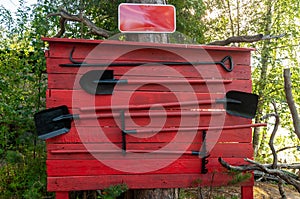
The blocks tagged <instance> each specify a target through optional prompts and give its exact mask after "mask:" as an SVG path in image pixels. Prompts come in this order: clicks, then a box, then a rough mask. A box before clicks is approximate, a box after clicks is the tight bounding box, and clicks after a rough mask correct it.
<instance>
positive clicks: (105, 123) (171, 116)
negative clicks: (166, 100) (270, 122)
mask: <svg viewBox="0 0 300 199" xmlns="http://www.w3.org/2000/svg"><path fill="white" fill-rule="evenodd" d="M141 113H142V114H143V115H141V116H136V115H134V114H137V115H139V114H141ZM151 114H152V115H151ZM155 114H162V115H160V116H158V115H155ZM130 115H131V118H130V117H129V116H130ZM81 116H82V117H84V116H86V115H81ZM149 116H151V117H149ZM89 117H91V116H89ZM97 117H98V119H97V118H96V117H95V118H89V119H84V118H82V119H76V120H74V121H72V124H74V125H76V126H77V127H78V126H83V127H86V126H95V127H120V126H121V119H120V117H119V113H118V112H117V113H115V114H113V115H112V114H109V113H103V114H98V115H97ZM250 123H251V120H250V119H246V118H240V117H237V116H232V115H229V114H226V113H225V112H223V111H221V112H218V111H217V112H215V111H210V112H198V111H185V112H178V111H175V112H172V111H166V112H161V111H160V112H158V111H156V112H154V111H151V113H150V114H149V112H136V113H132V112H131V113H130V114H126V117H125V127H126V128H125V130H131V129H136V128H163V127H164V128H170V127H198V126H199V127H206V126H210V127H213V126H220V125H224V126H232V125H239V124H250Z"/></svg>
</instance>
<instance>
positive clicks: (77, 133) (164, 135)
mask: <svg viewBox="0 0 300 199" xmlns="http://www.w3.org/2000/svg"><path fill="white" fill-rule="evenodd" d="M225 128H226V127H225ZM101 130H102V132H103V133H104V136H106V137H104V136H99V127H77V128H72V129H71V131H70V132H68V133H66V134H64V135H61V136H57V137H54V138H51V139H48V140H47V142H48V143H80V142H85V143H88V142H95V141H98V142H105V141H107V139H109V141H111V142H119V141H120V140H121V133H120V132H121V130H120V129H119V128H102V129H101ZM150 130H153V129H152V128H151V129H150ZM181 132H183V133H186V134H187V136H186V137H183V138H182V139H181V141H182V142H185V141H188V139H189V138H188V137H189V136H188V135H190V134H191V133H194V132H195V131H181ZM208 134H215V135H219V134H220V135H219V139H218V142H240V143H243V142H245V143H247V142H248V143H249V142H251V140H252V131H251V129H250V128H249V127H247V128H239V129H227V130H209V131H208ZM176 135H177V131H176V130H173V131H169V132H159V131H157V132H156V131H154V132H151V133H150V132H144V133H143V132H139V133H138V134H132V135H130V134H128V135H127V142H149V143H151V142H162V143H165V142H169V141H170V139H173V138H174V137H175V136H176ZM201 137H202V131H201V130H199V131H198V132H197V135H196V136H195V140H201ZM213 139H215V137H211V136H207V141H210V140H213Z"/></svg>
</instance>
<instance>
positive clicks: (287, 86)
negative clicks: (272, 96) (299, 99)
mask: <svg viewBox="0 0 300 199" xmlns="http://www.w3.org/2000/svg"><path fill="white" fill-rule="evenodd" d="M283 76H284V91H285V95H286V100H287V103H288V105H289V108H290V111H291V114H292V118H293V124H294V128H295V134H296V135H297V136H298V139H300V119H299V115H298V112H297V108H296V105H295V101H294V98H293V94H292V83H291V72H290V69H289V68H286V69H284V74H283Z"/></svg>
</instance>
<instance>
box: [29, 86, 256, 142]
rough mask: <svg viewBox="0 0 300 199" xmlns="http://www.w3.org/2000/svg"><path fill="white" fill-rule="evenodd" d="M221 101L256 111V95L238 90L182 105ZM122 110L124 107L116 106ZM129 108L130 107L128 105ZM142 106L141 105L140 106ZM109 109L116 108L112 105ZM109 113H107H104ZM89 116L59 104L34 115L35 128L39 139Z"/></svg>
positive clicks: (246, 112)
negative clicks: (75, 113)
mask: <svg viewBox="0 0 300 199" xmlns="http://www.w3.org/2000/svg"><path fill="white" fill-rule="evenodd" d="M212 103H222V104H224V107H225V109H226V112H227V113H228V114H231V115H234V116H239V117H244V118H253V117H254V116H255V113H256V109H257V103H258V96H257V95H255V94H251V93H245V92H240V91H229V92H227V93H226V97H225V98H223V99H216V100H199V101H191V102H188V101H187V102H183V105H193V104H194V105H196V104H212ZM151 105H153V104H149V105H146V104H145V105H144V106H143V108H147V107H151ZM164 105H165V106H168V107H170V106H181V103H177V102H169V103H165V104H164V103H162V104H160V106H164ZM117 108H118V109H120V110H122V109H125V108H126V107H121V106H119V107H117ZM129 108H130V107H129ZM141 108H142V107H141ZM111 109H116V108H114V107H113V106H112V107H111ZM138 114H139V113H137V115H138ZM106 115H109V114H106ZM85 118H90V117H89V116H88V115H86V116H85V115H84V114H83V115H80V116H79V115H71V114H69V111H68V108H67V107H66V106H60V107H56V108H51V109H47V110H43V111H41V112H38V113H36V114H35V115H34V119H35V125H36V129H37V131H38V136H39V138H41V139H48V138H51V137H54V136H57V135H61V134H64V133H66V132H68V131H69V130H70V128H71V121H72V120H73V119H85Z"/></svg>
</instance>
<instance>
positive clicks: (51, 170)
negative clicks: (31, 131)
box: [47, 155, 247, 177]
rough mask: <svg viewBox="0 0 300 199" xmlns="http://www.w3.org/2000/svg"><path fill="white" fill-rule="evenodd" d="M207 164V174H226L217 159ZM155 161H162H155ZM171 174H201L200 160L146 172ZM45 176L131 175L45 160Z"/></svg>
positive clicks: (87, 163)
mask: <svg viewBox="0 0 300 199" xmlns="http://www.w3.org/2000/svg"><path fill="white" fill-rule="evenodd" d="M208 160H209V162H208V164H207V168H208V171H209V172H226V169H225V168H223V167H221V165H220V163H219V162H218V159H217V158H208ZM224 160H225V161H226V162H228V163H230V164H231V165H242V164H247V163H246V162H245V161H244V159H243V158H225V159H224ZM157 161H164V159H157ZM131 162H132V163H135V162H136V160H134V159H131V160H114V159H112V160H110V163H111V164H112V165H114V164H115V165H119V164H128V165H130V164H131ZM149 162H150V163H151V162H153V159H152V160H151V159H146V160H145V161H141V162H140V163H141V165H140V166H141V167H143V166H144V165H147V164H148V163H149ZM172 173H185V174H188V173H196V174H197V173H201V159H200V158H199V157H197V156H196V157H195V156H191V155H190V156H189V157H188V156H187V155H186V156H184V157H181V158H180V159H177V160H174V162H171V164H170V165H168V166H167V167H164V168H161V169H159V170H156V171H152V172H147V174H172ZM47 174H48V176H51V177H60V176H97V175H120V174H123V175H124V174H133V173H130V172H123V171H119V170H115V169H114V168H112V167H110V166H107V165H105V164H104V163H102V162H101V161H99V160H95V159H92V160H47Z"/></svg>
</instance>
